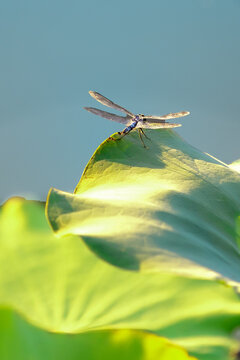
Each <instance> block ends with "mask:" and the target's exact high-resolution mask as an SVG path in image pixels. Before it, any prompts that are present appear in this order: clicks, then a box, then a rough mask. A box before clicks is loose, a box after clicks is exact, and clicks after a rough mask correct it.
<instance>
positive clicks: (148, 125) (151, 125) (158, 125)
mask: <svg viewBox="0 0 240 360" xmlns="http://www.w3.org/2000/svg"><path fill="white" fill-rule="evenodd" d="M179 126H182V124H169V123H165V122H160V121H159V122H148V121H144V122H143V121H139V122H138V124H137V126H136V128H142V129H167V128H175V127H179Z"/></svg>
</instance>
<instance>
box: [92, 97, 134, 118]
mask: <svg viewBox="0 0 240 360" xmlns="http://www.w3.org/2000/svg"><path fill="white" fill-rule="evenodd" d="M89 94H90V95H91V96H92V97H93V98H94V99H95V100H97V101H98V102H100V103H101V104H103V105H106V106H108V107H110V108H113V109H116V110H118V111H122V112H124V113H125V114H127V115H129V116H131V117H134V116H135V115H134V114H133V113H131V112H130V111H128V110H127V109H124V108H123V107H122V106H120V105H117V104H115V103H114V102H113V101H111V100H109V99H108V98H106V97H105V96H103V95H101V94H99V93H98V92H96V91H89Z"/></svg>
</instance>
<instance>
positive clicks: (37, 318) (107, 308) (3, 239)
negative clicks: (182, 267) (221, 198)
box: [0, 199, 240, 360]
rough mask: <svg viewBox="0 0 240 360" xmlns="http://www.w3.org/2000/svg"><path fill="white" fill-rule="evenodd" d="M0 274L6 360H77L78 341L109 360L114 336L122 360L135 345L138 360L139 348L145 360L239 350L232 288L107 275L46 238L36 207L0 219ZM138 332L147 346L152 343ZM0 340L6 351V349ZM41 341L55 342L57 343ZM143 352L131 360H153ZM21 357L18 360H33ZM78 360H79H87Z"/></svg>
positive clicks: (82, 252) (79, 245) (0, 327)
mask: <svg viewBox="0 0 240 360" xmlns="http://www.w3.org/2000/svg"><path fill="white" fill-rule="evenodd" d="M0 268H1V272H0V306H1V308H2V311H3V312H2V317H1V323H0V331H1V334H0V341H2V344H5V342H6V341H7V342H6V344H9V346H11V351H10V353H11V354H13V355H12V357H9V360H11V359H12V358H14V356H15V359H16V358H20V357H17V356H16V352H14V351H15V350H14V349H13V348H12V347H13V346H15V347H16V349H18V348H19V349H20V350H19V351H20V352H22V351H26V353H25V354H27V355H28V354H30V355H31V354H32V353H33V352H34V350H35V351H36V353H38V352H39V358H41V356H40V355H41V354H43V351H44V349H47V350H46V351H49V353H50V355H49V357H50V358H54V356H53V355H52V354H54V353H55V352H56V353H57V354H60V353H61V351H63V356H64V354H65V353H66V352H64V350H63V346H64V344H66V349H68V348H69V347H71V346H74V349H76V348H75V346H76V347H79V350H76V351H79V353H81V352H80V351H81V350H80V348H81V346H83V350H82V351H83V352H84V354H85V351H87V350H86V347H87V345H84V342H85V341H86V342H87V343H91V344H93V343H95V342H96V344H95V345H94V346H96V349H97V347H98V346H100V348H99V349H100V350H99V351H102V350H101V349H102V347H101V346H102V345H104V344H105V345H106V347H107V346H108V345H109V347H107V348H108V349H109V354H115V353H114V351H116V352H117V351H118V349H119V344H116V346H115V347H114V346H113V344H112V343H113V342H114V341H113V339H114V338H115V334H116V338H117V339H118V336H119V338H120V340H121V338H122V336H123V340H124V338H125V336H126V343H125V342H123V348H124V349H129V354H130V355H129V356H130V357H131V359H134V357H133V355H132V354H133V350H131V349H132V347H134V346H135V345H136V347H137V349H139V350H136V351H140V352H141V351H142V350H141V349H143V348H144V349H145V347H146V346H148V345H146V344H149V348H151V349H152V350H151V349H150V350H151V351H155V350H156V351H158V349H159V351H161V348H162V347H166V349H165V348H164V354H165V353H166V356H170V355H169V351H170V350H171V349H174V351H175V350H176V355H174V356H173V355H171V356H172V357H171V356H170V357H169V359H172V358H174V359H176V360H177V359H187V358H188V355H187V354H186V352H185V350H187V351H188V352H189V354H190V356H194V357H196V358H197V359H200V360H206V359H211V360H226V359H228V358H229V354H231V353H232V352H233V351H237V349H238V340H237V339H235V338H234V337H233V336H232V334H234V332H236V331H237V328H238V326H239V324H240V306H239V298H238V296H237V294H236V293H235V292H234V290H233V289H232V288H231V287H226V286H224V285H222V284H220V283H219V282H216V281H209V280H196V279H189V278H184V277H180V276H177V275H172V274H171V275H170V274H165V275H163V274H160V273H158V272H157V273H147V274H146V273H141V272H133V271H126V270H124V269H120V268H117V267H114V266H112V265H110V264H108V263H106V262H105V261H103V260H101V259H100V258H99V257H97V256H96V255H95V254H94V253H93V252H92V251H90V250H89V249H88V247H87V246H86V245H85V243H84V242H83V241H81V240H80V239H79V237H78V236H63V237H61V238H57V237H56V236H54V235H53V233H52V231H51V229H50V227H49V226H48V223H47V220H46V218H45V215H44V208H43V206H40V205H38V204H37V203H35V202H28V201H23V200H20V199H13V200H10V201H8V202H7V203H6V204H5V205H4V206H3V208H2V209H1V212H0ZM4 306H5V307H8V308H9V309H10V310H11V311H10V310H9V311H10V312H11V314H10V315H7V313H6V314H5V315H6V316H5V315H4V311H6V310H3V307H4ZM13 311H17V312H18V313H20V314H21V315H22V316H23V317H24V318H25V319H27V320H28V322H30V323H31V324H32V325H34V326H38V327H39V328H41V329H42V331H43V333H42V335H41V334H40V333H39V331H40V330H39V329H38V330H36V329H35V330H34V329H33V330H31V329H30V328H29V326H30V325H27V324H25V323H24V322H23V320H20V319H19V318H18V317H17V320H16V316H17V315H14V313H12V312H13ZM9 316H10V319H9ZM13 317H14V319H13ZM12 327H13V328H12ZM29 329H30V330H29ZM126 329H128V331H127V330H126ZM137 330H138V331H140V330H141V331H142V330H145V331H148V332H151V333H154V334H155V335H156V337H154V339H153V337H152V338H151V339H153V340H151V339H150V337H148V336H147V334H146V333H145V332H141V333H140V332H138V331H137ZM7 331H9V339H10V340H11V338H12V337H13V340H11V341H13V342H12V344H15V343H16V344H15V345H11V342H10V340H9V339H8V340H6V339H5V337H6V336H7V335H6V334H8V333H7ZM114 331H115V332H116V333H115V332H114ZM117 331H119V333H118V332H117ZM46 332H53V333H61V334H62V337H61V336H60V335H59V337H58V336H55V335H54V336H53V335H52V334H47V333H46ZM39 334H40V335H39ZM66 334H79V335H74V337H72V338H70V337H69V336H66V337H64V335H66ZM118 334H119V335H118ZM50 335H51V336H50ZM80 335H82V336H80ZM4 336H5V337H4ZM24 336H26V338H24ZM162 337H164V338H167V339H169V340H168V341H167V340H164V339H162ZM15 338H16V339H15ZM54 339H55V340H56V341H55V340H54ZM74 339H75V340H74ZM158 340H159V342H158ZM61 341H63V345H62V344H60V343H61ZM124 341H125V340H124ZM51 342H52V343H51ZM0 344H1V343H0ZM52 344H53V345H52ZM71 344H72V345H71ZM134 344H135V345H134ZM125 345H126V347H125ZM128 345H129V346H130V348H128ZM6 346H7V345H5V348H6ZM37 346H38V347H37ZM52 346H53V348H52ZM91 346H92V345H91ZM174 346H177V348H176V347H174ZM23 347H24V349H25V350H21V349H22V348H23ZM56 347H57V348H56ZM58 347H59V348H58ZM169 347H170V348H171V349H170V350H169ZM179 347H180V348H179ZM30 348H31V349H30ZM1 349H2V350H1ZM48 349H49V350H48ZM51 349H52V350H51ZM124 349H123V351H125V350H124ZM134 349H136V348H134ZM183 349H185V350H183ZM150 350H149V352H147V351H145V352H144V355H143V353H141V354H142V355H141V356H142V357H139V358H140V359H141V358H142V359H156V358H158V357H157V356H156V353H154V356H153V355H152V353H151V351H150ZM1 351H2V352H3V351H4V346H3V348H2V346H1V345H0V358H4V357H1ZM51 351H52V352H51ZM66 351H67V350H66ZM91 351H93V350H91ZM134 351H135V350H134ZM126 352H127V350H126ZM71 354H72V352H71ZM104 354H105V353H104ZM120 354H121V353H120ZM30 355H29V357H27V356H26V357H24V360H25V359H28V358H29V359H30V358H31V359H32V358H33V357H31V356H30ZM95 355H96V354H95V352H90V355H88V356H89V359H90V356H94V359H96V357H95ZM51 356H52V357H51ZM112 356H113V355H112ZM116 356H117V355H116ZM139 356H140V355H139ZM147 356H149V357H147ZM151 356H152V358H151ZM161 356H163V355H161ZM36 358H37V355H36ZM44 358H47V356H44ZM56 358H58V356H56ZM59 358H60V359H61V357H59ZM69 358H70V357H69ZM84 358H86V359H88V357H87V355H86V356H85V357H84ZM103 358H105V357H103ZM106 358H107V357H106ZM112 358H115V355H114V356H113V357H112ZM116 358H117V357H116ZM123 358H126V359H127V357H125V356H123ZM160 358H161V359H165V358H164V357H160ZM6 359H8V358H6ZM20 359H21V358H20ZM73 359H74V357H73ZM166 359H168V357H166Z"/></svg>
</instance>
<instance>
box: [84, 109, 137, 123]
mask: <svg viewBox="0 0 240 360" xmlns="http://www.w3.org/2000/svg"><path fill="white" fill-rule="evenodd" d="M84 109H85V110H87V111H89V112H91V113H93V114H95V115H98V116H102V117H103V118H105V119H108V120H112V121H116V122H118V123H120V124H124V125H130V124H131V123H132V121H131V118H130V117H129V116H118V115H115V114H111V113H109V112H107V111H102V110H99V109H96V108H92V107H85V108H84Z"/></svg>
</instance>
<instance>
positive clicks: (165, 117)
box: [144, 111, 190, 122]
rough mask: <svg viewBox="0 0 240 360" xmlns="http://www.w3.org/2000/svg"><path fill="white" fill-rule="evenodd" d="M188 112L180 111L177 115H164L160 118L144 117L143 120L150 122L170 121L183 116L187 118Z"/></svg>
mask: <svg viewBox="0 0 240 360" xmlns="http://www.w3.org/2000/svg"><path fill="white" fill-rule="evenodd" d="M189 114H190V112H189V111H180V112H177V113H170V114H166V115H162V116H155V115H151V116H149V115H146V116H145V115H144V119H146V121H148V122H151V121H154V120H170V119H176V118H180V117H183V116H187V115H189Z"/></svg>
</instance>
